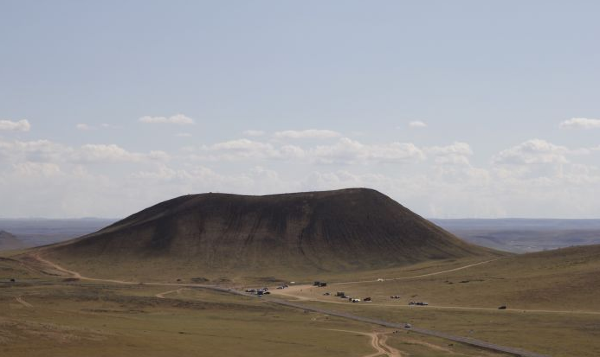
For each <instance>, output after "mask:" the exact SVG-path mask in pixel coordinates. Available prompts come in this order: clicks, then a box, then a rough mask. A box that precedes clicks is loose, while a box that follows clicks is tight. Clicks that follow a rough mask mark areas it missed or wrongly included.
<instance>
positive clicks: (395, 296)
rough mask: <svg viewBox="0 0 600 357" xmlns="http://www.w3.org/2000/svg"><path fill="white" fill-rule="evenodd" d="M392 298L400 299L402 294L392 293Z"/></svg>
mask: <svg viewBox="0 0 600 357" xmlns="http://www.w3.org/2000/svg"><path fill="white" fill-rule="evenodd" d="M390 299H400V295H392V296H390Z"/></svg>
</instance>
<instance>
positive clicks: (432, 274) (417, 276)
mask: <svg viewBox="0 0 600 357" xmlns="http://www.w3.org/2000/svg"><path fill="white" fill-rule="evenodd" d="M498 259H500V258H496V259H491V260H486V261H483V262H479V263H473V264H469V265H464V266H462V267H458V268H453V269H448V270H442V271H436V272H433V273H427V274H422V275H414V276H403V277H399V278H388V279H382V280H383V281H391V280H408V279H417V278H425V277H428V276H434V275H440V274H446V273H452V272H455V271H459V270H463V269H469V268H472V267H476V266H478V265H483V264H487V263H491V262H494V261H496V260H498ZM382 280H377V279H376V280H363V281H347V282H343V283H333V284H331V285H350V284H363V283H375V282H380V281H382Z"/></svg>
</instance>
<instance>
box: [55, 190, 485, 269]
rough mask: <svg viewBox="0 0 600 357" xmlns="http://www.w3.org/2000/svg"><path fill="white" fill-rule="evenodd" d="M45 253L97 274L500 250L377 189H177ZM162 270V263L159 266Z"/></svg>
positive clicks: (381, 264)
mask: <svg viewBox="0 0 600 357" xmlns="http://www.w3.org/2000/svg"><path fill="white" fill-rule="evenodd" d="M44 254H47V255H49V256H52V257H54V258H56V259H59V260H60V261H64V262H67V263H71V264H75V265H77V266H79V267H87V269H91V267H95V268H93V269H95V273H96V274H102V273H103V272H104V271H105V270H104V269H102V268H101V267H106V269H109V268H110V269H112V268H113V267H116V266H119V267H123V269H130V270H132V274H134V273H136V272H135V271H136V269H137V270H144V271H148V269H150V270H152V269H153V268H152V267H153V266H155V267H156V269H157V270H160V269H173V270H177V271H179V272H180V274H182V275H192V276H193V275H196V276H226V277H230V276H240V275H255V276H257V275H280V274H283V273H298V272H300V271H302V272H307V273H310V272H347V271H355V270H365V269H380V268H388V267H396V266H401V265H406V264H412V263H418V262H422V261H427V260H431V259H449V258H463V257H472V256H481V255H490V254H495V253H494V251H492V250H489V249H486V248H482V247H478V246H475V245H472V244H469V243H466V242H464V241H462V240H460V239H458V238H456V237H455V236H454V235H452V234H450V233H448V232H447V231H445V230H443V229H441V228H440V227H438V226H436V225H434V224H433V223H431V222H429V221H427V220H425V219H423V218H422V217H420V216H418V215H416V214H415V213H413V212H411V211H410V210H408V209H407V208H405V207H403V206H402V205H400V204H399V203H397V202H395V201H394V200H392V199H391V198H389V197H387V196H385V195H383V194H381V193H379V192H377V191H375V190H371V189H364V188H354V189H344V190H336V191H322V192H304V193H291V194H280V195H267V196H244V195H232V194H217V193H207V194H199V195H187V196H181V197H177V198H174V199H171V200H168V201H165V202H162V203H159V204H157V205H155V206H152V207H150V208H147V209H145V210H143V211H140V212H138V213H136V214H133V215H131V216H130V217H127V218H125V219H123V220H121V221H119V222H116V223H114V224H112V225H110V226H108V227H106V228H104V229H102V230H100V231H98V232H96V233H93V234H89V235H86V236H84V237H81V238H78V239H75V240H71V241H68V242H65V243H59V244H57V245H53V246H49V247H47V248H45V249H44ZM158 273H160V272H157V274H158Z"/></svg>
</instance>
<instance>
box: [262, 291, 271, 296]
mask: <svg viewBox="0 0 600 357" xmlns="http://www.w3.org/2000/svg"><path fill="white" fill-rule="evenodd" d="M269 294H271V292H270V291H264V292H263V295H269Z"/></svg>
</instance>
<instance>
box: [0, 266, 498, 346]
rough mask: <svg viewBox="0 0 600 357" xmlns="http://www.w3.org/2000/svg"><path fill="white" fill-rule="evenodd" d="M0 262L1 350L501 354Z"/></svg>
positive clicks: (241, 302) (256, 305)
mask: <svg viewBox="0 0 600 357" xmlns="http://www.w3.org/2000/svg"><path fill="white" fill-rule="evenodd" d="M0 268H5V269H4V270H2V269H0V352H1V353H2V355H6V356H16V357H19V356H28V357H29V356H45V357H46V356H61V357H62V356H82V355H84V356H140V355H144V356H149V357H155V356H173V355H182V356H189V355H197V356H217V355H226V356H233V355H235V356H248V357H254V356H324V357H325V356H345V357H346V356H350V357H352V356H356V357H366V356H375V355H380V356H388V357H400V356H416V357H419V356H421V357H446V356H453V357H475V356H479V357H494V356H503V355H502V354H496V353H492V352H488V351H484V350H480V349H477V348H473V347H470V346H467V345H462V344H448V342H447V341H445V340H441V339H437V338H431V337H426V336H420V335H417V334H411V333H409V332H407V331H400V332H398V333H396V332H395V331H394V330H390V329H385V328H382V327H379V326H374V325H370V324H365V323H360V322H356V321H352V320H346V319H341V318H337V317H331V316H327V315H323V314H318V313H309V312H306V311H303V310H299V309H291V308H286V307H281V306H278V305H273V304H269V303H267V302H264V301H262V300H261V299H259V298H256V297H251V296H239V295H232V294H228V293H221V292H215V291H210V290H205V289H200V288H194V287H177V286H164V287H161V286H151V285H146V284H115V283H110V282H102V281H84V280H79V279H75V278H72V277H69V275H66V274H65V275H61V274H60V272H57V271H56V270H54V269H53V268H52V267H51V266H43V265H31V266H29V265H27V264H25V265H23V263H22V262H19V261H17V260H14V259H12V258H11V257H6V256H5V257H3V260H0ZM6 268H11V269H12V271H11V272H10V274H11V275H10V276H13V277H15V276H16V277H17V278H16V281H15V282H10V281H8V279H7V277H6V275H5V272H6V271H7V270H6ZM63 274H64V273H63ZM382 351H383V353H382Z"/></svg>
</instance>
